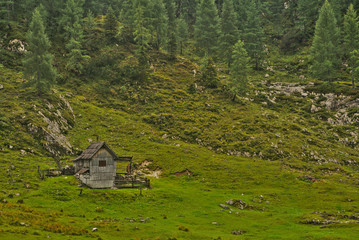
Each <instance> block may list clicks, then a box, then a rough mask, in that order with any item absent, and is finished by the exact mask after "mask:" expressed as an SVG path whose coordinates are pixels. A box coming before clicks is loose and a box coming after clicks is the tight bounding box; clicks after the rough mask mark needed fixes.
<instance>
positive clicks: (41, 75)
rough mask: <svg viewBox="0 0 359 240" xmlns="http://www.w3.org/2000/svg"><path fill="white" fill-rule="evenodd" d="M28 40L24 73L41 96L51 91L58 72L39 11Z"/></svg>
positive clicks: (33, 20) (28, 34)
mask: <svg viewBox="0 0 359 240" xmlns="http://www.w3.org/2000/svg"><path fill="white" fill-rule="evenodd" d="M26 39H27V42H28V44H29V47H28V50H29V51H28V52H27V54H26V58H25V60H24V70H25V71H24V73H25V76H26V77H27V78H28V80H29V83H30V84H32V85H34V86H35V87H36V89H37V91H38V94H39V95H41V94H43V93H46V92H47V91H48V90H49V88H50V86H51V84H52V83H53V82H54V80H55V78H56V71H55V68H54V67H53V66H52V59H53V56H52V55H51V54H50V53H49V49H50V46H51V43H50V41H49V39H48V37H47V35H46V33H45V27H44V24H43V21H42V18H41V15H40V12H39V11H38V10H37V9H35V11H34V13H33V17H32V21H31V23H30V27H29V31H28V32H27V35H26Z"/></svg>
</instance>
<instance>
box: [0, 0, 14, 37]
mask: <svg viewBox="0 0 359 240" xmlns="http://www.w3.org/2000/svg"><path fill="white" fill-rule="evenodd" d="M13 4H14V1H13V0H0V31H2V32H4V33H5V32H6V31H7V29H9V28H10V24H11V7H12V6H13Z"/></svg>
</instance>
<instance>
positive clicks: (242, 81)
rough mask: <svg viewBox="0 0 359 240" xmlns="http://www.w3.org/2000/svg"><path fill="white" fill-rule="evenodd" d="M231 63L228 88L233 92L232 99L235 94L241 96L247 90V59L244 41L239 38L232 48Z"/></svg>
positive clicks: (234, 97)
mask: <svg viewBox="0 0 359 240" xmlns="http://www.w3.org/2000/svg"><path fill="white" fill-rule="evenodd" d="M232 59H233V63H232V65H231V76H230V88H231V91H232V93H233V101H234V100H235V99H236V96H237V95H241V96H243V95H244V94H245V92H246V91H247V85H248V77H247V75H248V72H249V60H250V58H249V57H248V54H247V51H246V49H245V48H244V43H243V42H242V41H241V40H239V41H238V42H237V43H236V44H235V45H234V49H233V54H232Z"/></svg>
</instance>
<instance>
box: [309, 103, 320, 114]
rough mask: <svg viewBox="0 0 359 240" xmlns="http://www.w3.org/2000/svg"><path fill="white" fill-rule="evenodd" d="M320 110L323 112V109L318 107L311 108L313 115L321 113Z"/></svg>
mask: <svg viewBox="0 0 359 240" xmlns="http://www.w3.org/2000/svg"><path fill="white" fill-rule="evenodd" d="M320 110H321V108H320V107H317V106H315V105H312V106H311V108H310V112H311V113H316V112H319V111H320Z"/></svg>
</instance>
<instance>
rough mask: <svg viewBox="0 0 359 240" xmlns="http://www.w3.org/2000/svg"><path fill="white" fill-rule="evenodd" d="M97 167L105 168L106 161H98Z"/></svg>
mask: <svg viewBox="0 0 359 240" xmlns="http://www.w3.org/2000/svg"><path fill="white" fill-rule="evenodd" d="M98 166H99V167H106V160H100V161H99V162H98Z"/></svg>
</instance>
